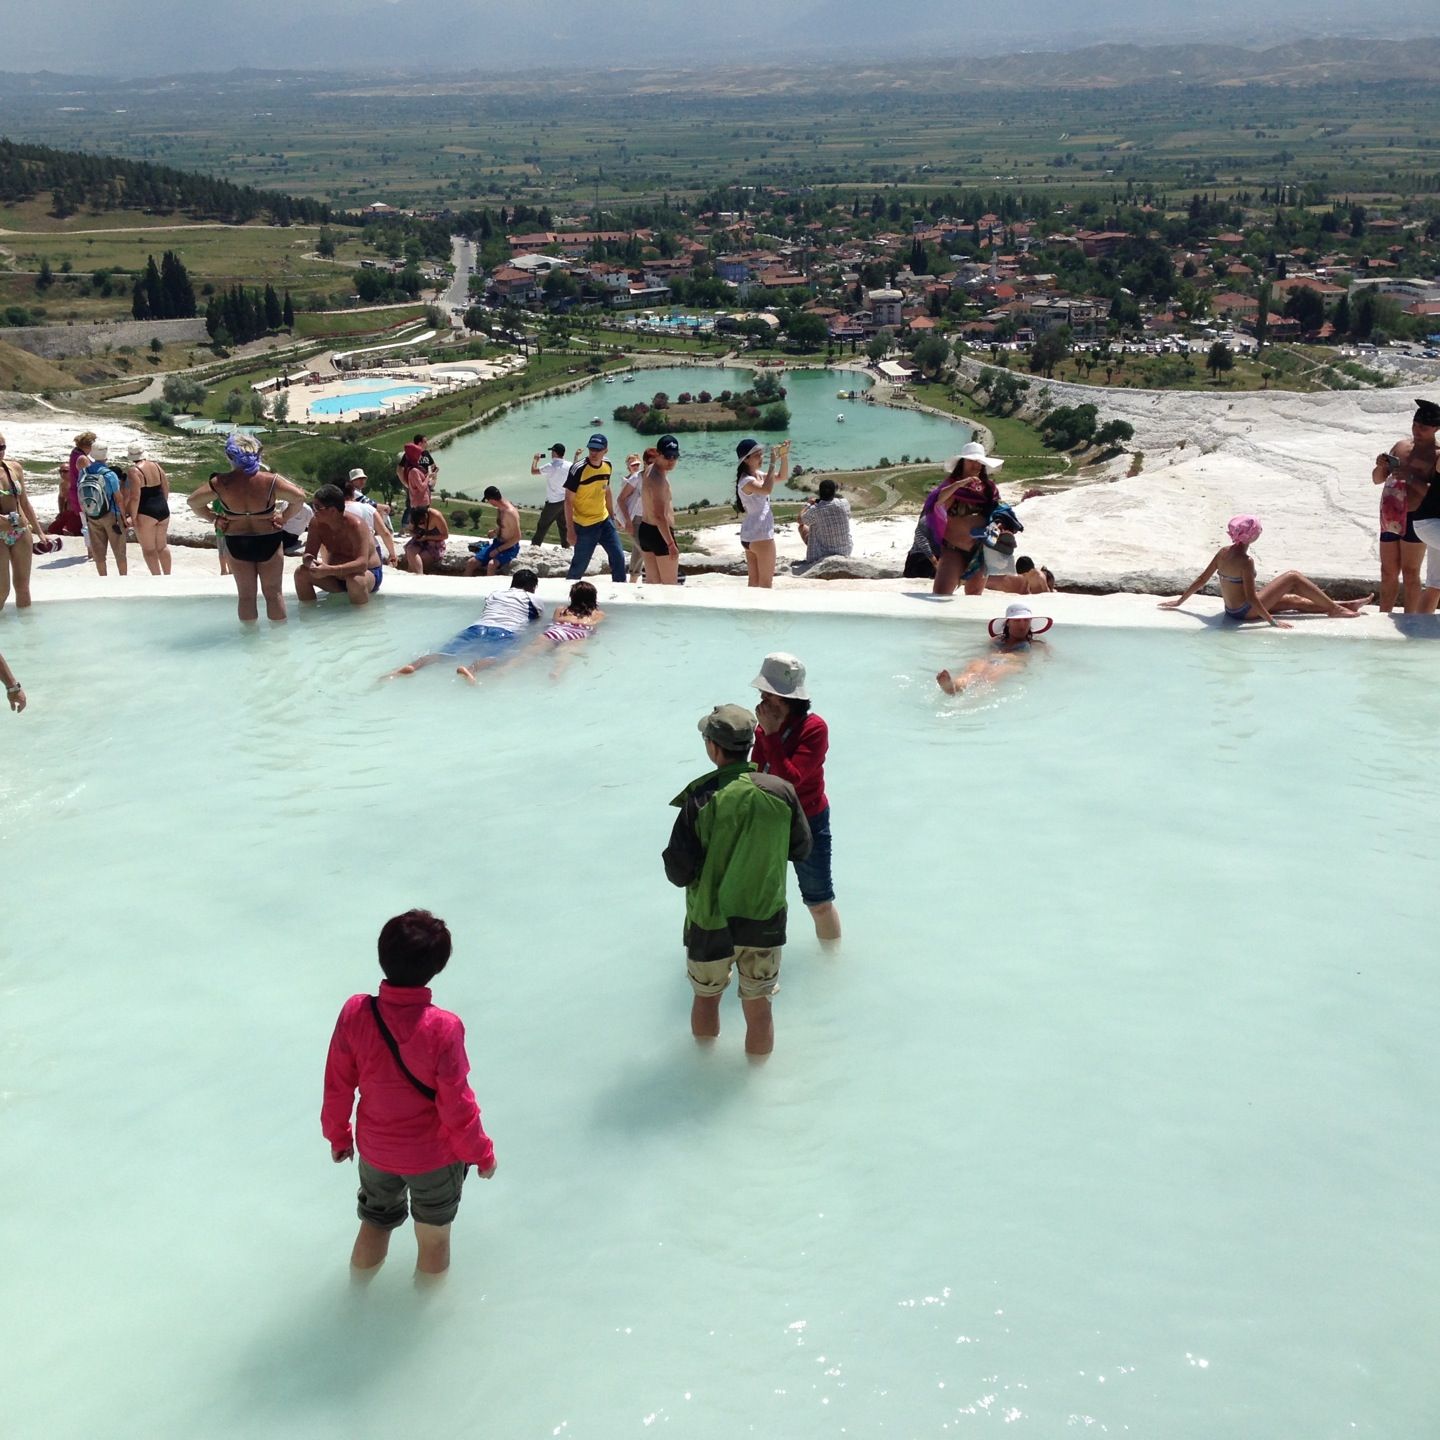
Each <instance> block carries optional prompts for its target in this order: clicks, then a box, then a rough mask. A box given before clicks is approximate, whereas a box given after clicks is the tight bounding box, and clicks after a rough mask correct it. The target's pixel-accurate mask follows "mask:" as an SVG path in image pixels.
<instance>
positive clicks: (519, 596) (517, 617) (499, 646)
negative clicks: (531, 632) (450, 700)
mask: <svg viewBox="0 0 1440 1440" xmlns="http://www.w3.org/2000/svg"><path fill="white" fill-rule="evenodd" d="M538 583H539V577H538V576H537V575H536V574H535V572H534V571H533V570H517V571H516V572H515V573H514V575H512V576H511V578H510V588H509V589H508V590H496V591H494V592H493V593H492V594H491V596H490V598H489V599H488V600H486V602H485V610H484V612H483V613H482V614H481V616H480V618H479V620H477V621H476V622H475V623H474V624H473V625H467V626H466V627H465V629H463V630H462V631H461V632H460V633H459V634H458V635H456V636H454V637H453V638H452V639H450V640H449V641H447V642H446V643H445V644H444V645H442V646H441V647H440V649H439V650H435V651H432V652H431V653H430V654H428V655H421V656H419V657H418V658H417V659H415V660H412V661H411V662H410V663H409V664H408V665H402V666H400V668H399V669H398V670H392V671H391V672H390V673H389V674H388V675H387V676H385V679H387V680H393V679H394V678H395V677H396V676H397V675H413V674H414V673H415V672H416V671H417V670H423V669H424V668H425V667H426V666H427V665H435V664H438V663H439V662H440V661H442V660H459V661H460V662H461V663H460V664H458V665H456V667H455V673H456V674H457V675H459V676H460V677H461V679H463V680H468V681H469V682H470V684H472V685H473V684H475V672H476V671H477V670H487V669H490V668H491V667H492V666H495V665H501V664H504V663H505V661H507V660H509V659H511V658H512V657H513V656H514V655H515V654H517V653H518V651H519V648H520V635H521V632H522V631H523V630H524V629H525V628H526V626H528V625H531V624H533V623H534V622H535V621H536V620H540V619H543V618H544V611H542V610H541V608H540V607H539V606H538V605H537V604H536V603H535V601H534V599H533V598H532V596H533V592H534V590H535V586H536V585H537V584H538Z"/></svg>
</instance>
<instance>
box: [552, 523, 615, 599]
mask: <svg viewBox="0 0 1440 1440" xmlns="http://www.w3.org/2000/svg"><path fill="white" fill-rule="evenodd" d="M597 545H599V546H600V547H601V548H602V549H603V550H604V551H605V554H606V555H607V556H609V559H610V578H611V579H612V580H613V581H614V582H615V583H616V584H617V585H623V584H624V583H625V547H624V546H623V545H621V543H620V535H619V533H618V532H617V531H616V529H615V522H614V521H613V520H611V519H610V518H609V516H606V518H605V519H604V520H602V521H600V523H599V524H598V525H577V526H576V527H575V553H574V554H573V555H572V556H571V557H570V570H569V573H568V574H567V576H566V579H568V580H579V579H581V578H582V577H583V576H584V574H585V569H586V567H587V566H588V565H589V564H590V557H591V556H592V555H593V554H594V553H595V547H596V546H597Z"/></svg>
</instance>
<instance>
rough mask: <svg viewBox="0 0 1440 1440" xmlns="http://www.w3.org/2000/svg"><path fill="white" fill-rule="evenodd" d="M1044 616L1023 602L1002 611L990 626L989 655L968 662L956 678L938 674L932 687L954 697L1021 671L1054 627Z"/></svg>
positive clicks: (1020, 601) (948, 674)
mask: <svg viewBox="0 0 1440 1440" xmlns="http://www.w3.org/2000/svg"><path fill="white" fill-rule="evenodd" d="M1054 623H1055V622H1054V620H1052V619H1051V618H1050V616H1048V615H1036V614H1035V613H1034V612H1033V611H1032V610H1031V609H1030V607H1029V606H1028V605H1027V604H1026V603H1025V602H1024V601H1023V600H1017V601H1016V602H1015V603H1014V604H1013V605H1007V606H1006V607H1005V617H1004V619H999V618H997V619H994V620H992V621H991V622H990V645H991V648H990V652H989V654H987V655H985V656H983V657H982V658H981V659H979V660H972V661H971V662H970V663H969V664H968V665H967V666H966V667H965V668H964V669H963V670H962V671H961V672H960V673H959V674H958V675H952V674H951V673H950V672H949V671H948V670H942V671H941V672H940V673H939V674H938V675H937V676H936V677H935V683H936V684H937V685H938V686H939V687H940V688H941V689H942V690H943V691H944V692H945V693H946V694H947V695H958V694H959V693H960V692H961V691H962V690H965V689H968V688H969V687H970V686H971V685H974V684H975V683H977V682H985V681H988V682H994V681H996V680H999V679H1001V678H1003V677H1004V676H1006V675H1011V674H1014V673H1015V672H1016V671H1018V670H1020V669H1022V668H1023V667H1024V664H1025V661H1026V660H1028V659H1029V657H1030V654H1031V653H1032V651H1031V647H1032V646H1033V645H1034V644H1036V643H1037V642H1038V643H1040V644H1043V643H1044V642H1043V641H1041V640H1040V637H1041V636H1042V635H1043V634H1044V633H1045V632H1046V631H1047V630H1049V629H1050V628H1051V626H1053V625H1054Z"/></svg>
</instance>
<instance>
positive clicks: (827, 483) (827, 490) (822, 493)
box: [815, 480, 840, 500]
mask: <svg viewBox="0 0 1440 1440" xmlns="http://www.w3.org/2000/svg"><path fill="white" fill-rule="evenodd" d="M839 488H840V487H839V486H838V485H837V484H836V483H835V482H834V481H833V480H822V481H821V482H820V486H819V489H817V490H816V492H815V493H816V494H817V495H818V496H819V497H820V499H822V500H833V499H834V498H835V492H836V491H837V490H838V489H839Z"/></svg>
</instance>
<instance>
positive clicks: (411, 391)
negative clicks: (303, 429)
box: [306, 385, 430, 415]
mask: <svg viewBox="0 0 1440 1440" xmlns="http://www.w3.org/2000/svg"><path fill="white" fill-rule="evenodd" d="M429 388H430V387H429V386H428V385H386V386H384V387H383V388H381V389H378V390H377V389H373V388H372V389H366V390H352V391H349V392H347V393H346V394H344V395H327V396H326V397H325V398H324V399H323V400H312V401H310V403H309V404H308V405H307V406H306V408H307V409H308V410H309V411H310V412H311V413H312V414H315V415H349V414H351V413H352V412H354V413H357V414H358V413H359V412H360V411H362V410H378V409H380V408H382V407H383V406H384V404H385V402H386V401H387V400H395V399H398V398H400V397H401V396H403V395H424V394H426V393H427V392H428V390H429Z"/></svg>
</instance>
